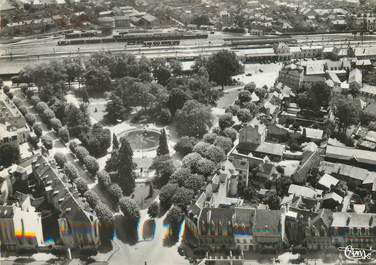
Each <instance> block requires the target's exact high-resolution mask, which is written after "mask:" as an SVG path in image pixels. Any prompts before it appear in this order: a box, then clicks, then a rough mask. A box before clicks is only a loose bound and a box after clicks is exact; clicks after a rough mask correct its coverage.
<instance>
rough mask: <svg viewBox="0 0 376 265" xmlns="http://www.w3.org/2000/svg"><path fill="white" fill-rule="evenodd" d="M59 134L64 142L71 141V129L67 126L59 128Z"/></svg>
mask: <svg viewBox="0 0 376 265" xmlns="http://www.w3.org/2000/svg"><path fill="white" fill-rule="evenodd" d="M58 135H59V137H60V139H61V140H62V141H63V142H64V143H67V142H69V130H68V128H67V127H61V128H60V129H59V132H58Z"/></svg>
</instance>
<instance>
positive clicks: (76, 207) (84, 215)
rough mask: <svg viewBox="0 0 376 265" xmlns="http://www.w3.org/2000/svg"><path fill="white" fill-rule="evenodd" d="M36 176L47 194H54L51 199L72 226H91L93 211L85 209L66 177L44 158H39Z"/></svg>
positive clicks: (36, 165)
mask: <svg viewBox="0 0 376 265" xmlns="http://www.w3.org/2000/svg"><path fill="white" fill-rule="evenodd" d="M33 173H34V176H35V177H37V178H39V179H40V180H41V181H42V182H43V183H44V185H45V186H44V187H45V191H46V193H52V194H50V195H51V198H53V199H52V201H53V204H54V206H55V207H56V206H57V207H58V209H57V210H59V211H60V212H62V214H63V216H64V217H65V218H66V219H67V220H68V222H69V223H70V224H71V225H74V224H85V223H86V224H91V223H92V222H93V220H91V218H94V217H95V214H94V212H93V211H91V209H89V208H85V207H84V206H85V204H84V203H83V201H82V199H81V197H79V195H78V191H77V190H76V188H75V187H74V186H73V185H72V184H70V183H68V182H67V181H66V177H65V176H64V175H62V174H60V173H59V172H57V170H56V169H54V168H53V167H52V166H51V165H50V163H49V162H48V161H47V160H46V159H45V158H44V157H43V156H39V157H38V159H37V161H36V164H35V167H34V170H33Z"/></svg>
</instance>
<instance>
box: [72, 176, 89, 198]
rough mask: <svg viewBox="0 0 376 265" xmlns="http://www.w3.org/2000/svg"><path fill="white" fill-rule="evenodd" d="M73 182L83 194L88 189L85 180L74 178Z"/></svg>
mask: <svg viewBox="0 0 376 265" xmlns="http://www.w3.org/2000/svg"><path fill="white" fill-rule="evenodd" d="M73 183H74V184H76V187H77V190H78V192H79V193H81V194H84V193H85V192H87V191H88V190H89V188H88V186H87V184H86V182H85V181H84V180H83V179H82V178H76V179H75V180H74V181H73Z"/></svg>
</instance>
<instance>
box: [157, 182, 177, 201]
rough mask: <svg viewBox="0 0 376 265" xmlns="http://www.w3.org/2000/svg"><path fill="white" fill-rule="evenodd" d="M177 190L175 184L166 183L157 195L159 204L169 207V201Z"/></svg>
mask: <svg viewBox="0 0 376 265" xmlns="http://www.w3.org/2000/svg"><path fill="white" fill-rule="evenodd" d="M177 188H178V185H177V184H172V183H167V184H166V185H164V186H163V187H162V188H161V190H160V193H159V200H160V202H161V204H163V205H165V206H169V205H171V199H172V197H173V196H174V194H175V192H176V189H177Z"/></svg>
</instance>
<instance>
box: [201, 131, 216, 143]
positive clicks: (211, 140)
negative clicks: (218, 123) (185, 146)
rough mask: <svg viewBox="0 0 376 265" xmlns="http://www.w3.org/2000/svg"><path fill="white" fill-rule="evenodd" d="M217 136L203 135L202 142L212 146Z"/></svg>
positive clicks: (211, 134)
mask: <svg viewBox="0 0 376 265" xmlns="http://www.w3.org/2000/svg"><path fill="white" fill-rule="evenodd" d="M217 136H218V135H217V134H216V133H207V134H204V137H203V140H204V142H206V143H209V144H213V143H214V141H215V139H216V138H217Z"/></svg>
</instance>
